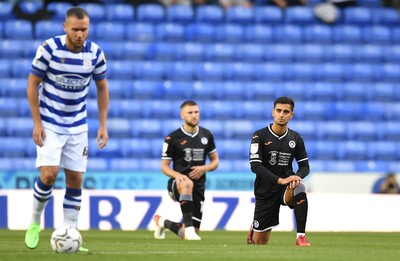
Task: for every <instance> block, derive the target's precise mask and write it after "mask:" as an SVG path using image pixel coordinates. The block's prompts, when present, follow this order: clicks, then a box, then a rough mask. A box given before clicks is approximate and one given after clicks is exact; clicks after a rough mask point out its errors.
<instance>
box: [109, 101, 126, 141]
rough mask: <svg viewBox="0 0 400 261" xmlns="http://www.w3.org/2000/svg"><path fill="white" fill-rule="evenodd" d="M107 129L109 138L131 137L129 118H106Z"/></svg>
mask: <svg viewBox="0 0 400 261" xmlns="http://www.w3.org/2000/svg"><path fill="white" fill-rule="evenodd" d="M115 104H116V103H115ZM115 104H114V105H115ZM107 130H108V135H109V136H110V138H114V139H121V138H130V137H131V124H130V122H129V120H128V119H125V118H111V119H108V120H107Z"/></svg>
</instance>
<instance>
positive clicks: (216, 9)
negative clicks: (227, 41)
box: [195, 5, 224, 24]
mask: <svg viewBox="0 0 400 261" xmlns="http://www.w3.org/2000/svg"><path fill="white" fill-rule="evenodd" d="M195 19H196V21H197V22H205V23H211V24H216V23H222V22H224V10H223V9H222V8H221V7H220V6H219V5H200V6H198V7H197V8H196V17H195Z"/></svg>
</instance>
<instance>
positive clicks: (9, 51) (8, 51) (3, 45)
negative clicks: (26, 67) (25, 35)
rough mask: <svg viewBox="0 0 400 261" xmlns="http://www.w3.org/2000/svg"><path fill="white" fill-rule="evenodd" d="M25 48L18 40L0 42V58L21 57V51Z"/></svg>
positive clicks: (24, 44) (24, 43)
mask: <svg viewBox="0 0 400 261" xmlns="http://www.w3.org/2000/svg"><path fill="white" fill-rule="evenodd" d="M24 48H26V42H25V41H23V40H22V41H20V40H7V39H4V40H2V41H0V58H1V59H3V58H4V59H16V58H21V57H23V54H22V53H23V49H24Z"/></svg>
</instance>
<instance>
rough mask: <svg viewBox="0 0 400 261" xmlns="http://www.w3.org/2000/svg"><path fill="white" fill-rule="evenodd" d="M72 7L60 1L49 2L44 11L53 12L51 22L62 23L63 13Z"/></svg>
mask: <svg viewBox="0 0 400 261" xmlns="http://www.w3.org/2000/svg"><path fill="white" fill-rule="evenodd" d="M72 6H73V5H72V4H71V3H68V2H62V1H54V2H53V1H51V2H49V3H48V4H47V6H46V10H47V11H52V12H54V15H53V16H52V17H51V20H56V21H64V20H65V13H66V12H67V10H68V9H69V8H71V7H72Z"/></svg>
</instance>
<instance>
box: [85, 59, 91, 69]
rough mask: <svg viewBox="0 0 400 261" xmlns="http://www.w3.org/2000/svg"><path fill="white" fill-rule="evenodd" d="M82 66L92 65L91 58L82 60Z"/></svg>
mask: <svg viewBox="0 0 400 261" xmlns="http://www.w3.org/2000/svg"><path fill="white" fill-rule="evenodd" d="M83 66H85V67H90V66H92V60H90V59H85V60H83Z"/></svg>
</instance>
